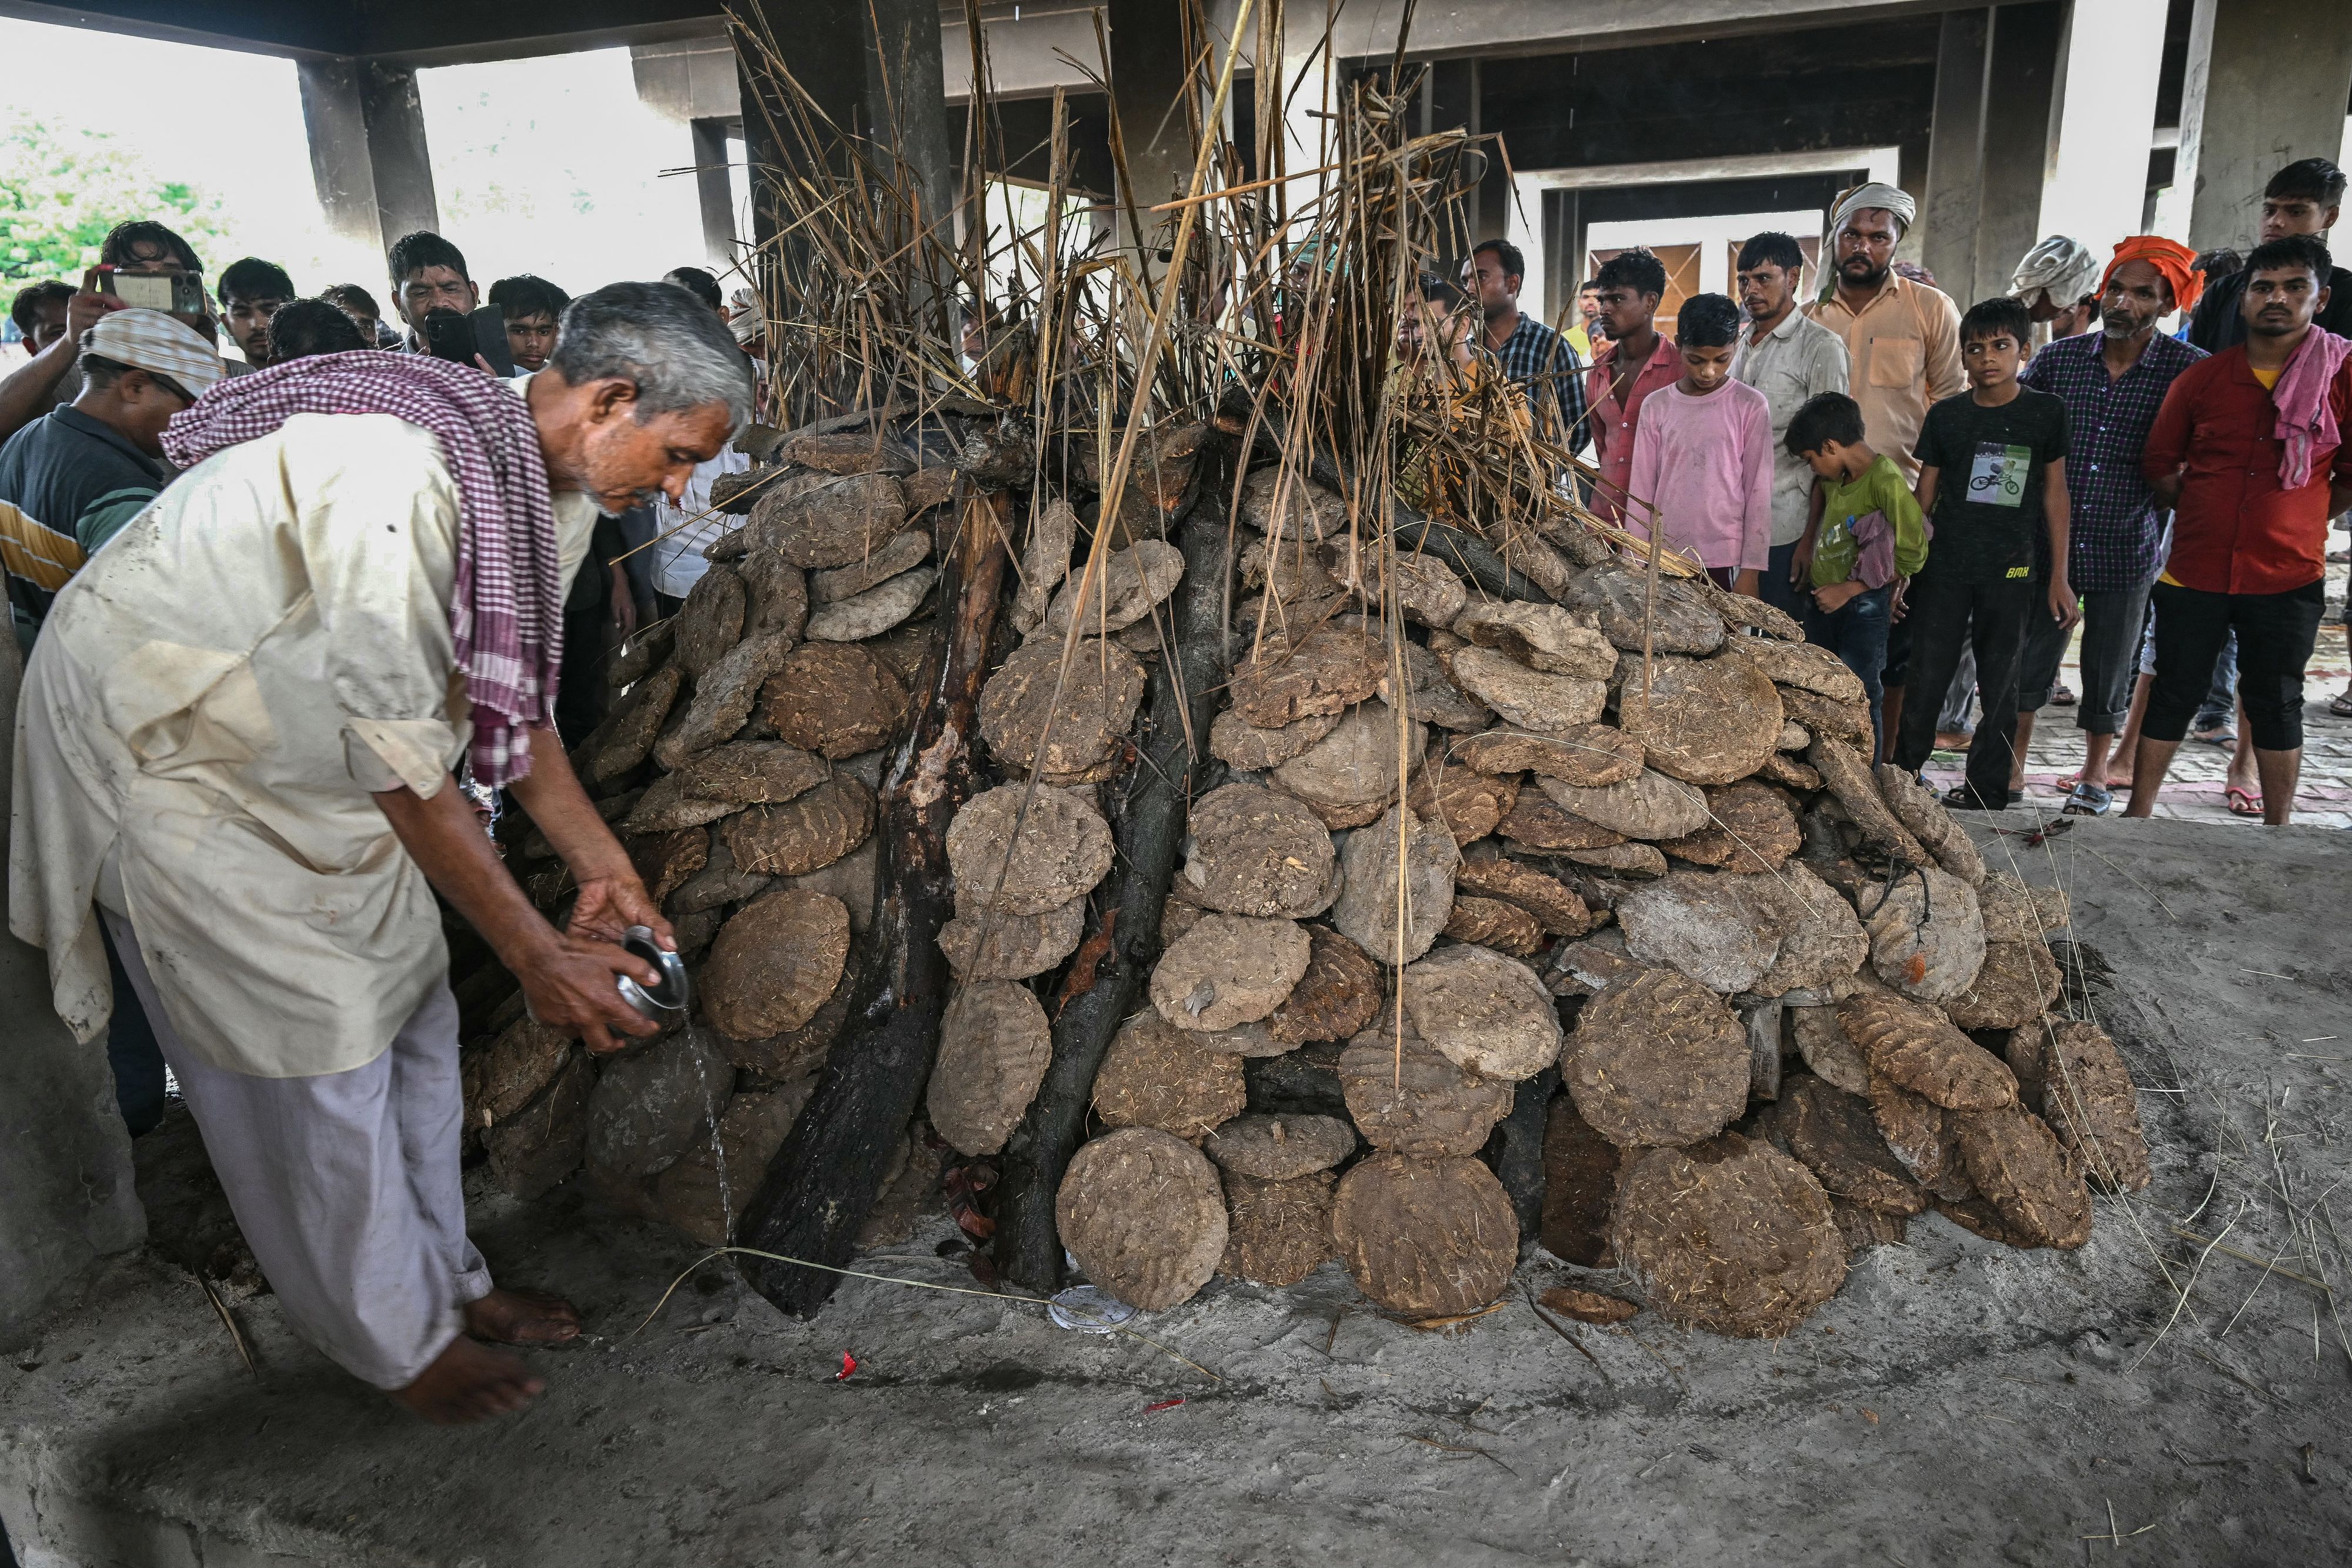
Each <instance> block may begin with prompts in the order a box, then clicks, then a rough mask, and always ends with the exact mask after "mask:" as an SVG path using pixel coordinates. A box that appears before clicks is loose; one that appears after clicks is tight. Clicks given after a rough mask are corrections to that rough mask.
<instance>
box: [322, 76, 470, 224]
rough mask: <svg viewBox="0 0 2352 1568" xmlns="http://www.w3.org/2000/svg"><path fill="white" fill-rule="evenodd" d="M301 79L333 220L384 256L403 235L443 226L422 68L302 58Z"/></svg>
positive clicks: (324, 193) (329, 216)
mask: <svg viewBox="0 0 2352 1568" xmlns="http://www.w3.org/2000/svg"><path fill="white" fill-rule="evenodd" d="M295 78H296V81H297V84H298V86H299V89H300V92H301V97H302V126H303V130H304V131H306V132H307V133H308V135H309V138H310V177H311V180H312V182H313V183H315V184H316V186H317V187H318V193H319V204H320V207H321V208H323V209H324V210H325V213H326V217H327V225H328V226H329V227H330V228H331V229H332V230H333V231H334V232H335V234H336V235H339V236H341V238H344V239H348V240H351V241H352V242H353V243H355V244H359V245H363V246H367V247H368V248H369V249H370V250H373V251H374V252H376V253H377V254H378V255H382V254H383V251H384V250H385V249H387V248H388V247H389V246H391V244H392V242H393V241H394V240H395V239H397V238H399V237H400V236H401V235H404V234H408V233H410V232H412V231H414V230H416V229H435V230H438V229H439V228H440V226H441V210H440V204H439V202H438V200H437V199H436V196H435V193H434V189H433V160H432V156H431V154H430V152H428V150H427V148H426V146H425V112H424V110H423V107H422V106H421V105H420V104H419V103H418V102H417V98H416V72H415V70H414V69H412V68H407V67H404V66H387V65H384V64H383V62H381V61H376V60H355V59H349V58H333V59H304V60H299V61H298V62H296V66H295Z"/></svg>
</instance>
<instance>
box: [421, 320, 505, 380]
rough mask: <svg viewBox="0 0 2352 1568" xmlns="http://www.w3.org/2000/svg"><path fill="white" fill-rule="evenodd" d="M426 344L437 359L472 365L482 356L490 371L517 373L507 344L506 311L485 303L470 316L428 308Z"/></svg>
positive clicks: (499, 374)
mask: <svg viewBox="0 0 2352 1568" xmlns="http://www.w3.org/2000/svg"><path fill="white" fill-rule="evenodd" d="M425 349H426V350H428V351H429V352H430V353H431V354H432V355H433V356H434V358H436V359H441V360H448V361H454V362H455V363H457V364H460V365H470V364H472V363H473V362H474V357H475V356H476V355H480V356H481V357H482V358H483V359H484V360H486V361H488V362H489V367H490V373H491V374H493V375H497V376H511V375H513V374H514V373H515V367H514V353H513V350H510V349H509V348H508V346H507V313H506V312H505V311H504V310H502V309H500V308H499V307H497V306H495V305H485V306H483V307H482V308H480V309H479V310H477V311H475V312H474V313H473V314H472V315H470V316H462V315H459V314H458V313H457V311H455V310H434V311H428V312H427V313H426V315H425Z"/></svg>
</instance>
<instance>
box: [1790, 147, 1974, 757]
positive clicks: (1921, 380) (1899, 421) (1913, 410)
mask: <svg viewBox="0 0 2352 1568" xmlns="http://www.w3.org/2000/svg"><path fill="white" fill-rule="evenodd" d="M1918 210H1919V209H1918V204H1917V203H1916V202H1914V201H1913V200H1912V199H1911V196H1910V193H1908V192H1906V191H1898V190H1896V189H1895V187H1894V186H1892V185H1883V184H1880V183H1877V182H1875V181H1873V182H1871V183H1868V184H1863V185H1856V186H1855V187H1853V189H1852V190H1850V191H1848V192H1846V193H1844V194H1843V195H1842V196H1840V197H1839V198H1838V199H1837V201H1836V203H1835V204H1833V205H1832V207H1831V209H1830V253H1831V268H1832V270H1831V273H1830V277H1831V278H1832V281H1833V283H1834V285H1835V287H1833V288H1832V290H1831V291H1830V292H1828V293H1826V294H1824V295H1822V298H1820V299H1819V300H1817V301H1815V302H1814V304H1813V306H1812V307H1811V310H1810V311H1809V312H1808V313H1809V314H1810V315H1811V317H1812V319H1814V320H1816V321H1819V322H1820V323H1821V324H1822V326H1824V327H1827V328H1828V329H1830V330H1831V331H1832V332H1835V333H1836V334H1837V335H1838V336H1839V337H1841V338H1843V339H1844V340H1845V351H1846V359H1847V361H1848V364H1849V374H1848V380H1847V390H1848V391H1849V392H1850V393H1851V394H1852V396H1853V401H1854V402H1857V403H1859V404H1861V405H1862V429H1863V434H1864V438H1865V439H1866V440H1867V441H1868V442H1869V443H1870V444H1871V446H1872V447H1873V448H1874V449H1875V450H1877V451H1880V452H1883V453H1885V454H1886V455H1887V456H1889V457H1891V458H1893V459H1894V460H1895V466H1896V467H1898V468H1900V469H1902V470H1903V477H1904V478H1905V479H1906V480H1908V481H1910V482H1911V483H1912V484H1914V485H1916V484H1917V483H1918V481H1919V460H1918V459H1917V458H1916V456H1914V455H1912V453H1913V448H1915V447H1916V445H1917V444H1918V442H1919V428H1920V426H1921V425H1923V424H1925V423H1927V410H1928V408H1929V406H1930V405H1932V404H1934V403H1935V402H1937V401H1939V400H1940V399H1943V398H1948V397H1953V396H1956V395H1958V393H1960V392H1965V391H1967V390H1968V379H1967V377H1966V376H1964V375H1963V374H1962V373H1961V371H1960V312H1959V308H1958V307H1957V306H1955V305H1954V304H1953V303H1952V298H1951V296H1950V295H1948V294H1946V293H1945V292H1944V291H1943V290H1942V289H1940V288H1934V287H1929V286H1928V285H1927V284H1924V283H1914V282H1913V281H1912V280H1911V279H1909V278H1907V277H1904V276H1903V275H1902V274H1901V273H1899V272H1896V271H1895V246H1897V245H1898V244H1900V243H1901V242H1902V239H1903V233H1904V231H1905V230H1906V229H1907V228H1909V227H1910V226H1911V220H1912V219H1913V218H1914V217H1916V215H1917V214H1918ZM1928 548H1929V549H1931V550H1932V549H1934V548H1935V547H1934V546H1932V545H1930V546H1929V547H1928ZM1910 653H1911V638H1910V628H1909V625H1908V623H1907V622H1904V621H1901V620H1898V621H1896V622H1895V626H1894V629H1893V631H1892V632H1890V634H1889V635H1888V638H1887V645H1886V674H1885V676H1884V678H1883V684H1884V685H1885V705H1886V730H1887V733H1888V734H1889V735H1891V734H1893V733H1894V731H1895V727H1896V725H1897V724H1898V723H1900V722H1901V719H1902V716H1903V688H1904V677H1905V674H1906V671H1907V669H1908V666H1909V663H1910ZM1942 695H1943V694H1942V693H1941V692H1938V693H1937V694H1936V697H1937V699H1940V698H1941V697H1942ZM1922 700H1927V699H1922ZM1880 739H1881V742H1882V745H1883V743H1884V741H1885V737H1884V736H1882V737H1880Z"/></svg>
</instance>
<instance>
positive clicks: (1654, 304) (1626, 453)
mask: <svg viewBox="0 0 2352 1568" xmlns="http://www.w3.org/2000/svg"><path fill="white" fill-rule="evenodd" d="M1596 281H1598V282H1599V283H1600V285H1601V319H1602V320H1604V321H1606V322H1607V323H1608V324H1609V342H1608V343H1607V345H1606V346H1604V347H1602V348H1601V349H1598V350H1594V352H1593V356H1592V367H1591V369H1590V370H1588V371H1585V372H1584V402H1585V406H1586V408H1588V409H1589V410H1591V416H1590V420H1589V423H1590V426H1591V431H1592V459H1593V465H1594V466H1595V467H1597V468H1599V469H1600V470H1601V479H1600V483H1598V484H1596V485H1595V486H1593V487H1592V511H1593V515H1594V516H1596V517H1600V518H1601V520H1602V521H1603V522H1611V523H1622V522H1623V521H1624V520H1625V516H1626V512H1627V509H1628V500H1629V497H1627V495H1626V493H1625V486H1626V482H1627V481H1628V480H1629V479H1631V478H1632V477H1633V432H1634V430H1635V429H1636V428H1637V427H1638V426H1639V424H1640V422H1641V418H1642V404H1643V403H1644V402H1647V401H1649V396H1650V394H1651V393H1652V392H1656V391H1657V390H1658V389H1659V388H1660V387H1670V386H1672V385H1674V384H1675V382H1678V381H1680V380H1681V379H1682V374H1683V356H1682V350H1679V349H1677V348H1675V343H1674V340H1673V339H1671V338H1668V337H1667V336H1665V334H1664V333H1663V332H1660V331H1659V330H1658V329H1657V315H1658V305H1659V302H1660V301H1661V300H1663V299H1664V298H1665V295H1666V268H1665V265H1664V263H1663V262H1661V261H1659V259H1658V258H1657V257H1656V256H1652V255H1651V254H1650V253H1649V252H1648V251H1646V250H1629V251H1624V252H1621V253H1620V254H1618V255H1616V256H1611V257H1610V258H1609V259H1608V260H1607V261H1604V262H1602V263H1601V274H1600V277H1598V279H1597V280H1596ZM1630 501H1631V509H1632V511H1633V516H1634V517H1636V518H1637V519H1639V520H1640V521H1642V522H1644V523H1646V522H1648V520H1649V517H1650V497H1647V496H1634V497H1630Z"/></svg>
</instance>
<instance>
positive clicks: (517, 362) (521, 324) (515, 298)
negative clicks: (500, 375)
mask: <svg viewBox="0 0 2352 1568" xmlns="http://www.w3.org/2000/svg"><path fill="white" fill-rule="evenodd" d="M490 303H491V304H493V305H495V306H497V307H498V308H499V313H500V314H501V315H503V316H504V317H505V318H506V323H507V354H508V356H509V358H511V359H512V360H513V361H514V367H515V370H516V371H518V372H519V373H520V374H523V375H529V374H530V373H531V372H533V371H538V370H540V369H541V368H542V367H543V366H545V365H546V363H547V357H548V356H549V355H550V354H552V353H553V352H555V329H556V325H557V324H558V323H559V322H561V321H562V319H563V308H564V307H565V306H567V305H569V304H571V303H572V296H570V295H569V294H566V293H564V292H563V290H562V289H561V288H558V287H556V286H555V285H554V284H552V283H550V282H549V281H548V280H547V279H545V278H544V277H538V276H536V275H535V274H532V273H528V272H523V273H517V274H516V275H515V276H514V277H501V278H499V280H498V281H497V282H496V283H493V284H491V285H490Z"/></svg>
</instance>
